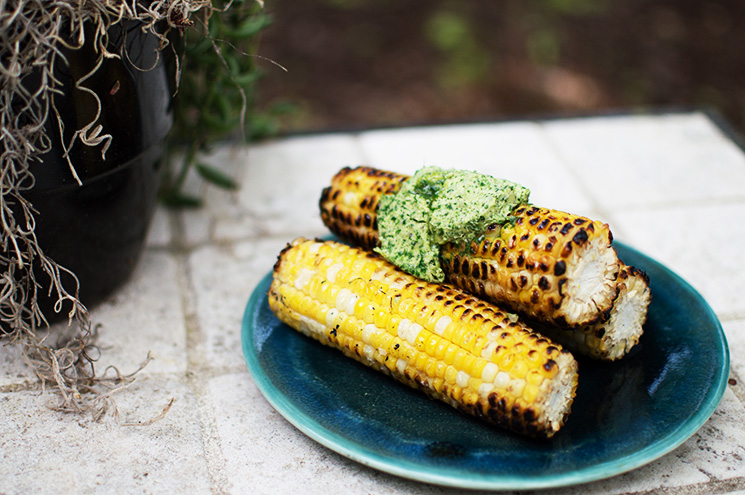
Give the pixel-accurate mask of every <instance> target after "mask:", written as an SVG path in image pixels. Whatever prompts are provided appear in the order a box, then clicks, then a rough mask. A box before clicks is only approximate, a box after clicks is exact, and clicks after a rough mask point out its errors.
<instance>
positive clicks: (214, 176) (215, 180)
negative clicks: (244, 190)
mask: <svg viewBox="0 0 745 495" xmlns="http://www.w3.org/2000/svg"><path fill="white" fill-rule="evenodd" d="M194 167H195V168H196V171H197V172H199V175H201V176H202V178H203V179H204V180H206V181H207V182H210V183H211V184H214V185H216V186H218V187H222V188H223V189H230V190H233V191H234V190H236V189H238V183H237V182H236V181H235V180H233V178H232V177H230V176H229V175H227V174H226V173H225V172H223V171H222V170H218V169H216V168H215V167H212V166H210V165H207V164H206V163H199V162H197V163H196V164H194Z"/></svg>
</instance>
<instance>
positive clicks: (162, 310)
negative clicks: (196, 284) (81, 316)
mask: <svg viewBox="0 0 745 495" xmlns="http://www.w3.org/2000/svg"><path fill="white" fill-rule="evenodd" d="M179 269H180V268H179V266H178V264H177V262H176V259H175V257H174V256H172V255H170V254H165V253H159V252H156V251H145V253H144V255H143V257H142V259H141V260H140V262H139V264H138V266H137V268H136V270H135V273H134V274H133V276H132V277H131V279H130V280H129V281H128V282H127V284H125V285H124V286H123V287H121V288H120V289H119V290H118V291H117V292H116V293H115V294H114V295H113V296H112V297H111V298H110V299H109V300H108V301H106V302H105V303H103V304H101V305H100V306H97V307H95V308H93V310H92V311H91V318H92V321H93V322H94V324H96V323H100V324H101V328H100V330H99V340H98V344H99V346H100V347H101V349H102V353H101V359H100V361H99V362H98V363H97V364H96V367H97V369H98V370H99V371H101V372H102V371H103V370H104V369H105V368H106V366H109V365H115V366H117V367H119V369H120V371H122V372H124V373H129V372H132V371H134V370H136V369H137V368H138V367H139V365H140V364H141V363H142V362H143V361H144V360H145V358H146V357H147V354H148V352H151V355H152V358H153V360H152V361H151V362H150V364H148V366H147V367H146V368H145V369H144V370H143V373H146V374H149V373H185V372H186V365H187V362H186V331H185V325H184V315H183V309H182V300H181V298H182V295H181V287H180V282H179V275H178V271H179Z"/></svg>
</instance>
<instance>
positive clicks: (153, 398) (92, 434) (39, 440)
mask: <svg viewBox="0 0 745 495" xmlns="http://www.w3.org/2000/svg"><path fill="white" fill-rule="evenodd" d="M116 398H117V401H118V406H119V409H120V412H121V415H122V421H123V422H126V421H138V420H139V421H143V420H147V419H150V418H153V417H155V416H157V415H158V414H160V412H161V411H162V410H163V407H164V406H165V405H166V404H167V403H168V401H169V399H170V398H175V401H174V403H173V406H172V407H171V410H170V411H169V412H168V413H167V414H166V415H165V417H164V418H163V419H162V420H160V421H158V422H155V423H153V424H151V425H149V426H123V425H121V424H117V423H116V422H115V421H114V420H113V417H112V416H106V417H104V419H102V420H101V421H100V422H97V423H96V422H91V421H90V420H89V419H87V418H85V419H84V418H81V417H78V416H74V415H63V414H62V413H55V412H53V411H50V410H48V409H47V408H46V406H45V403H46V400H48V399H47V397H44V396H40V395H39V393H38V392H15V393H0V409H2V411H3V420H2V421H0V458H1V459H2V462H0V493H2V494H3V495H16V494H18V495H26V494H31V493H75V494H79V495H85V494H92V493H96V494H112V495H113V494H116V495H120V494H129V493H132V494H134V493H138V494H139V493H148V494H159V493H163V494H172V493H209V492H210V479H209V475H208V473H207V468H206V464H205V461H204V454H203V450H202V439H201V432H200V426H199V421H198V419H197V417H196V415H195V414H194V413H193V409H194V404H195V400H194V397H193V396H192V395H191V393H190V391H189V389H188V388H187V387H186V386H185V385H184V384H183V383H181V382H179V381H173V380H167V379H162V378H159V379H158V380H157V381H156V380H145V379H143V380H141V381H138V382H136V383H135V384H134V385H132V386H131V388H130V389H128V390H124V391H121V392H119V393H118V394H117V395H116Z"/></svg>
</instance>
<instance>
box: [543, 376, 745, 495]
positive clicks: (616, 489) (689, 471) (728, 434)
mask: <svg viewBox="0 0 745 495" xmlns="http://www.w3.org/2000/svg"><path fill="white" fill-rule="evenodd" d="M744 423H745V410H744V409H743V405H742V403H740V401H739V400H738V399H737V398H736V397H735V395H734V394H733V393H732V392H731V391H726V392H725V394H724V397H723V399H722V402H721V404H720V405H719V407H718V408H717V410H716V411H715V412H714V414H713V415H712V417H711V419H709V421H708V422H707V423H706V424H704V426H703V427H702V428H701V429H700V430H699V431H698V432H697V433H696V434H694V435H693V436H692V437H691V438H690V439H688V440H687V441H686V442H685V443H683V444H682V445H681V446H680V447H678V448H677V449H676V450H674V451H673V452H670V453H669V454H667V455H665V456H663V457H661V458H660V459H658V460H656V461H654V462H652V463H650V464H648V465H646V466H643V467H641V468H639V469H636V470H633V471H630V472H628V473H624V474H621V475H619V476H615V477H613V478H609V479H607V480H601V481H596V482H592V483H588V484H584V485H577V486H573V487H567V488H564V489H558V490H556V492H557V495H559V494H561V495H585V494H586V495H592V494H599V493H602V494H608V495H610V494H616V493H617V494H624V493H644V492H647V491H653V490H661V489H669V488H673V487H682V486H687V485H695V484H699V483H707V482H710V481H723V480H729V479H732V478H739V477H741V476H743V473H745V446H743V445H741V444H740V443H739V442H738V438H742V435H743V434H745V424H744Z"/></svg>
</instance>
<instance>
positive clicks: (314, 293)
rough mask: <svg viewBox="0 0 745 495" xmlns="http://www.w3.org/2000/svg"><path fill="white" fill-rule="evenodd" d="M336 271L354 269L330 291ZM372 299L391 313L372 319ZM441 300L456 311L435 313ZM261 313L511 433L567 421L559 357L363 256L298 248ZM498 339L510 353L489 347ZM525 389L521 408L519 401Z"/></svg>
mask: <svg viewBox="0 0 745 495" xmlns="http://www.w3.org/2000/svg"><path fill="white" fill-rule="evenodd" d="M337 264H342V265H343V266H344V267H347V266H354V267H355V270H348V269H346V268H340V269H335V270H334V272H333V275H334V280H333V282H332V281H331V280H330V279H329V277H328V273H329V270H328V269H326V268H324V267H328V266H336V265H337ZM359 273H369V274H370V280H369V283H370V284H372V285H374V286H375V289H374V290H368V289H369V288H368V287H366V286H365V284H360V283H359ZM328 285H333V286H334V287H336V290H329V289H328V288H325V287H324V286H328ZM322 287H324V288H322ZM381 291H382V292H385V293H386V295H387V296H388V297H390V298H391V300H396V299H398V300H399V301H400V302H399V303H398V305H397V306H396V307H397V309H395V310H393V309H391V308H392V307H393V305H391V307H386V308H385V312H384V313H382V314H381V312H380V310H379V309H378V303H377V302H376V301H375V300H374V299H375V298H376V297H377V296H376V294H378V293H379V292H381ZM438 297H439V298H441V299H439V300H436V299H437V298H438ZM442 298H445V299H447V300H452V301H454V302H456V303H457V304H452V305H446V304H440V303H442V302H443V301H442ZM269 305H270V307H271V309H272V311H273V312H274V313H275V314H276V315H277V317H278V318H279V319H280V320H281V321H283V322H284V323H286V324H288V325H289V326H291V327H293V328H295V329H297V330H299V331H301V332H302V333H304V334H306V335H308V336H310V337H312V338H314V339H316V340H318V341H319V342H321V343H324V344H326V345H329V346H332V347H335V348H337V349H340V350H341V351H342V352H343V353H344V354H346V355H347V356H350V357H352V358H354V359H356V360H358V361H360V362H362V363H365V364H367V365H369V366H372V367H374V368H376V369H378V370H380V371H382V372H384V373H387V374H389V375H391V376H393V377H394V378H396V379H397V380H399V381H401V382H403V383H406V384H408V385H410V386H412V387H415V388H418V389H420V390H423V391H424V392H426V393H427V394H429V395H431V396H432V397H435V398H437V399H440V400H443V401H445V402H447V403H449V404H451V405H452V406H454V407H456V408H457V409H459V410H461V411H464V412H466V413H469V414H473V415H475V416H477V417H480V418H483V419H485V420H487V421H489V422H492V423H495V424H498V425H502V426H505V427H507V428H509V429H512V430H514V431H516V432H520V433H524V434H527V435H530V436H535V437H550V436H552V435H553V434H555V433H556V431H558V429H559V428H560V427H561V426H562V425H563V424H564V422H565V421H566V419H567V416H568V414H569V410H570V407H571V403H572V401H573V398H574V394H575V392H576V387H577V363H576V361H575V360H574V358H573V357H572V355H571V354H569V352H567V351H561V350H559V348H558V347H556V346H555V345H554V344H552V343H551V342H550V341H548V340H547V339H544V338H541V337H540V336H537V335H535V334H533V333H532V331H531V330H530V329H529V328H528V327H527V326H525V325H524V324H523V323H521V322H515V321H513V319H512V318H511V317H510V315H508V314H507V313H504V312H503V311H501V310H500V309H498V308H497V307H495V306H491V305H489V304H487V303H484V302H483V301H480V300H478V299H475V298H473V297H472V296H469V295H467V294H465V293H463V292H461V291H459V290H457V289H455V288H452V287H449V286H438V285H434V284H429V283H427V282H424V281H421V280H418V279H415V278H414V277H411V276H408V275H406V274H404V273H403V272H400V271H399V270H398V269H396V268H395V267H394V266H393V265H391V264H389V263H388V262H386V261H385V260H383V259H382V258H381V257H379V256H377V255H375V254H373V253H370V252H366V251H364V250H361V249H358V248H353V247H350V246H347V245H344V244H340V243H336V242H332V241H326V242H321V241H310V240H305V239H298V240H296V241H295V242H293V243H292V244H291V245H289V246H288V247H286V248H285V249H284V250H283V251H282V253H281V254H280V256H279V259H278V261H277V263H276V264H275V268H274V278H273V281H272V285H271V287H270V291H269ZM365 306H375V309H367V308H365ZM456 307H458V309H457V311H455V310H454V308H456ZM475 315H478V316H475ZM464 329H465V331H464ZM446 335H448V336H447V337H446ZM508 337H510V338H511V339H510V341H512V342H515V343H516V344H515V345H502V344H499V343H498V342H503V341H507V340H508ZM477 341H478V342H479V345H478V347H477V351H474V348H475V346H476V344H475V342H477ZM497 348H499V349H500V352H496V349H497ZM505 360H506V362H508V363H509V365H510V366H509V367H505V366H504V365H503V361H505ZM510 368H515V369H517V371H518V373H513V372H512V371H511V369H510ZM548 369H550V370H551V372H550V373H549V372H548V371H547V370H548ZM526 390H527V391H529V394H530V397H529V398H530V399H531V400H527V399H528V398H526V397H522V395H521V394H522V393H523V392H524V391H526ZM515 391H518V392H519V393H517V394H516V393H515ZM500 404H501V405H500ZM507 404H509V405H510V407H506V405H507Z"/></svg>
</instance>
